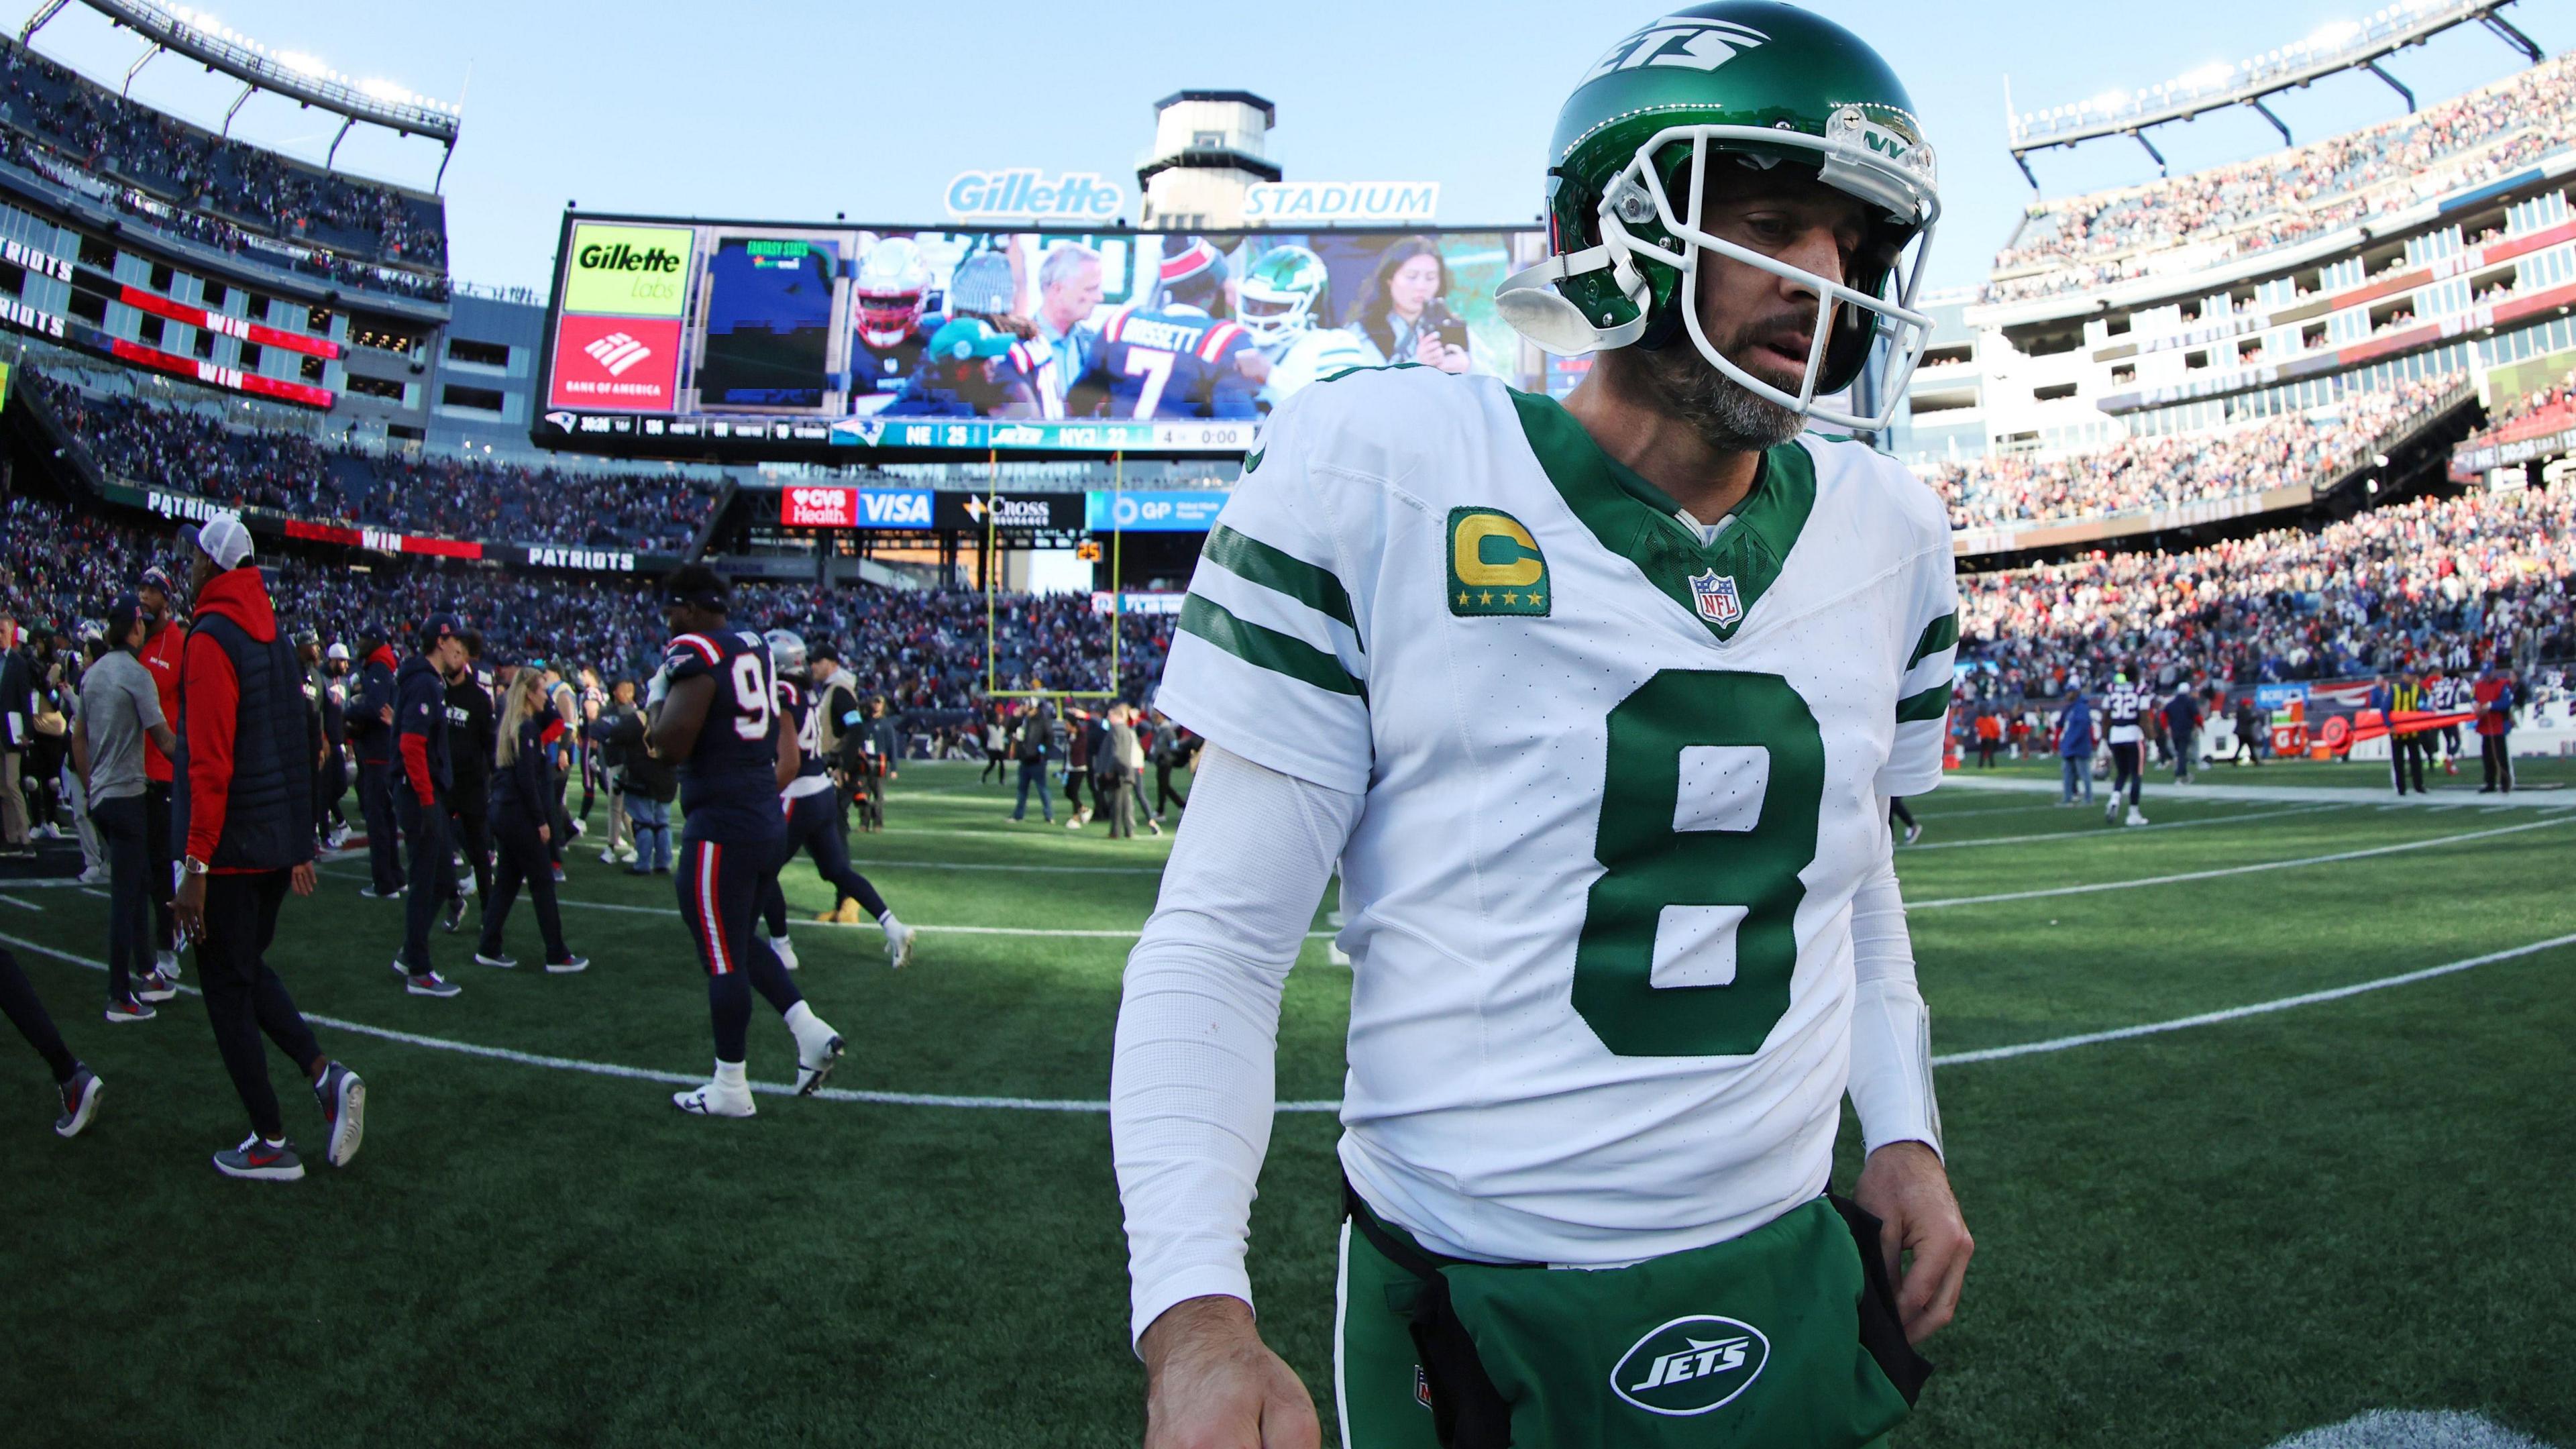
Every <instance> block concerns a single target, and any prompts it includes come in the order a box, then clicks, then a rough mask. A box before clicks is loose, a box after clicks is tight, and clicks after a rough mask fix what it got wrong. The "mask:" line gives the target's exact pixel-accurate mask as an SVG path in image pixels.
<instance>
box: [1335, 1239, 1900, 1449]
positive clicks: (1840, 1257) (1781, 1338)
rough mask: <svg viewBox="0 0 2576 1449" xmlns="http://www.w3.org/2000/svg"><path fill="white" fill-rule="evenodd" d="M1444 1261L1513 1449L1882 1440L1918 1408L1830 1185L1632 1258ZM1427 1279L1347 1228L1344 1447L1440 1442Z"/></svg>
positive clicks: (1340, 1382)
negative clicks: (1726, 1234) (1764, 1217)
mask: <svg viewBox="0 0 2576 1449" xmlns="http://www.w3.org/2000/svg"><path fill="white" fill-rule="evenodd" d="M1386 1226H1387V1230H1388V1232H1390V1233H1391V1234H1398V1235H1400V1234H1401V1232H1402V1230H1401V1229H1397V1228H1395V1227H1393V1226H1392V1225H1386ZM1401 1241H1403V1242H1405V1243H1407V1244H1409V1243H1410V1240H1409V1239H1402V1240H1401ZM1440 1262H1441V1264H1442V1266H1441V1267H1440V1270H1439V1271H1440V1273H1441V1276H1442V1277H1443V1278H1445V1279H1446V1280H1447V1281H1448V1285H1449V1295H1450V1300H1451V1302H1452V1304H1453V1305H1454V1308H1455V1311H1456V1314H1457V1317H1458V1319H1459V1320H1460V1321H1461V1322H1462V1323H1463V1324H1464V1325H1465V1326H1466V1328H1467V1330H1468V1332H1469V1333H1470V1334H1471V1336H1472V1337H1473V1339H1474V1341H1475V1356H1476V1358H1477V1360H1478V1361H1480V1362H1481V1363H1482V1364H1483V1366H1484V1370H1485V1373H1486V1375H1487V1376H1488V1377H1489V1378H1490V1379H1491V1380H1492V1382H1493V1385H1494V1388H1495V1389H1496V1390H1497V1391H1499V1393H1500V1394H1501V1396H1502V1398H1503V1399H1504V1400H1505V1401H1506V1402H1507V1403H1508V1405H1509V1407H1510V1419H1511V1443H1512V1449H1680V1446H1694V1449H1705V1446H1721V1445H1722V1446H1728V1449H1864V1446H1879V1449H1884V1443H1885V1439H1884V1436H1885V1435H1886V1434H1887V1433H1888V1431H1889V1430H1890V1429H1892V1428H1893V1427H1894V1426H1895V1424H1896V1423H1897V1421H1898V1420H1900V1419H1902V1418H1903V1417H1904V1416H1905V1414H1906V1412H1907V1407H1908V1406H1907V1403H1906V1400H1905V1397H1904V1395H1903V1394H1901V1393H1900V1392H1899V1391H1898V1390H1897V1388H1896V1387H1895V1385H1894V1384H1893V1383H1891V1382H1890V1380H1889V1377H1888V1375H1887V1373H1886V1372H1885V1371H1882V1369H1881V1368H1880V1367H1879V1364H1878V1362H1877V1360H1876V1359H1875V1358H1874V1357H1873V1356H1872V1354H1871V1352H1870V1351H1869V1350H1868V1349H1867V1348H1866V1347H1864V1346H1863V1343H1862V1332H1861V1327H1860V1323H1861V1316H1862V1312H1863V1309H1864V1307H1865V1306H1867V1305H1865V1304H1864V1302H1863V1300H1864V1298H1865V1296H1867V1295H1868V1294H1870V1293H1873V1292H1875V1291H1878V1290H1877V1289H1876V1288H1875V1287H1874V1286H1873V1285H1872V1284H1871V1283H1870V1282H1869V1281H1868V1280H1867V1278H1866V1276H1865V1274H1864V1270H1863V1264H1862V1261H1861V1256H1860V1252H1859V1249H1858V1248H1857V1247H1856V1246H1855V1243H1854V1239H1853V1236H1852V1229H1851V1228H1849V1227H1848V1226H1846V1225H1845V1223H1844V1220H1843V1219H1842V1217H1841V1216H1840V1215H1839V1214H1838V1213H1837V1212H1836V1211H1835V1210H1834V1208H1833V1206H1832V1205H1831V1204H1830V1203H1829V1202H1828V1201H1827V1200H1826V1199H1824V1198H1817V1199H1816V1200H1814V1201H1813V1202H1810V1203H1807V1204H1804V1205H1803V1206H1800V1207H1798V1208H1794V1209H1792V1210H1791V1211H1789V1212H1787V1213H1784V1214H1782V1215H1781V1216H1780V1217H1778V1218H1775V1219H1773V1220H1772V1221H1771V1222H1769V1223H1767V1224H1765V1225H1764V1226H1762V1227H1761V1228H1758V1229H1756V1230H1755V1231H1753V1232H1751V1233H1748V1234H1746V1235H1745V1236H1743V1237H1741V1238H1736V1239H1733V1240H1731V1241H1729V1242H1724V1243H1717V1244H1712V1245H1711V1246H1709V1247H1706V1248H1699V1249H1694V1250H1692V1251H1690V1252H1687V1253H1675V1254H1672V1255H1670V1256H1668V1257H1663V1258H1654V1259H1649V1260H1647V1261H1646V1262H1643V1263H1637V1264H1633V1265H1631V1266H1629V1267H1626V1268H1615V1269H1550V1268H1545V1267H1538V1266H1532V1265H1488V1264H1475V1263H1460V1262H1458V1261H1456V1260H1454V1259H1444V1260H1440ZM1420 1292H1421V1284H1420V1282H1419V1280H1417V1279H1416V1278H1415V1277H1414V1276H1413V1274H1412V1273H1410V1272H1408V1271H1407V1270H1406V1269H1404V1268H1403V1267H1400V1266H1398V1265H1397V1264H1396V1263H1395V1262H1393V1261H1392V1260H1390V1259H1389V1258H1388V1257H1387V1256H1386V1255H1385V1254H1384V1253H1382V1252H1381V1251H1379V1249H1378V1248H1377V1247H1376V1246H1375V1245H1373V1244H1372V1243H1371V1242H1370V1241H1369V1240H1368V1237H1367V1235H1366V1233H1365V1232H1363V1231H1362V1230H1360V1229H1359V1228H1358V1227H1356V1226H1355V1225H1353V1224H1350V1223H1347V1222H1346V1223H1345V1224H1344V1225H1343V1228H1342V1250H1341V1274H1340V1281H1339V1284H1338V1287H1337V1295H1336V1300H1335V1330H1336V1332H1335V1351H1334V1361H1333V1377H1334V1384H1333V1387H1334V1394H1335V1397H1336V1399H1337V1400H1338V1401H1339V1408H1340V1413H1341V1430H1342V1443H1343V1445H1344V1446H1345V1449H1439V1439H1438V1435H1437V1433H1436V1431H1435V1429H1434V1427H1433V1414H1432V1407H1431V1387H1430V1384H1429V1382H1428V1381H1427V1379H1426V1378H1425V1376H1424V1373H1423V1369H1422V1367H1421V1358H1422V1355H1421V1354H1420V1353H1419V1352H1418V1351H1417V1349H1416V1346H1415V1340H1414V1338H1413V1336H1412V1329H1411V1326H1410V1325H1411V1321H1412V1318H1413V1314H1414V1310H1415V1307H1416V1305H1417V1303H1418V1301H1419V1295H1420ZM1882 1336H1883V1330H1882ZM1882 1351H1886V1350H1885V1349H1884V1346H1883V1348H1882ZM1899 1351H1902V1350H1899ZM1917 1362H1919V1361H1917Z"/></svg>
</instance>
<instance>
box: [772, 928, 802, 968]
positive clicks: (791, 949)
mask: <svg viewBox="0 0 2576 1449" xmlns="http://www.w3.org/2000/svg"><path fill="white" fill-rule="evenodd" d="M769 949H770V950H771V951H773V952H775V953H776V954H777V956H778V964H779V965H781V966H784V967H786V968H787V969H788V970H790V971H793V970H795V969H796V943H795V942H793V941H791V940H788V939H787V938H786V937H785V936H772V937H770V938H769Z"/></svg>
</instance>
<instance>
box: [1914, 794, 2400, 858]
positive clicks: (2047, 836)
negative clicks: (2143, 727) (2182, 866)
mask: <svg viewBox="0 0 2576 1449" xmlns="http://www.w3.org/2000/svg"><path fill="white" fill-rule="evenodd" d="M2041 808H2044V809H2055V808H2056V807H2055V806H2044V807H2041ZM2346 808H2349V807H2346V806H2342V805H2301V806H2298V807H2296V808H2293V809H2288V810H2257V811H2254V812H2253V813H2251V814H2246V815H2211V816H2206V817H2203V818H2201V819H2198V820H2165V821H2159V822H2157V823H2156V824H2153V825H2120V826H2111V825H2104V826H2100V827H2098V828H2088V829H2079V830H2044V831H2041V832H2039V833H2037V834H2034V835H1997V836H1991V837H1988V838H1986V839H1982V840H1936V841H1933V842H1932V843H1931V844H1929V845H1905V846H1899V847H1897V848H1898V849H1899V850H1901V851H1902V852H1904V853H1905V854H1906V855H1912V854H1914V853H1915V852H1917V851H1922V850H1968V849H1971V848H1973V847H1976V846H1980V845H2028V844H2030V843H2032V842H2033V841H2041V840H2121V839H2125V838H2127V837H2128V836H2132V835H2137V834H2141V833H2143V832H2145V831H2149V830H2186V829H2189V828H2190V827H2192V826H2194V825H2235V824H2238V823H2240V822H2242V821H2247V820H2277V819H2279V818H2280V817H2281V816H2284V815H2314V814H2316V813H2318V812H2319V811H2324V810H2342V809H2346ZM1998 813H2000V812H1998ZM1927 823H1928V822H1927Z"/></svg>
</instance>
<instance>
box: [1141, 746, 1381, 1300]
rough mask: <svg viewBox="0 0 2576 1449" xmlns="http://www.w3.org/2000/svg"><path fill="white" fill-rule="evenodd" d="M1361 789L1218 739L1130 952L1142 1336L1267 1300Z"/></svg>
mask: <svg viewBox="0 0 2576 1449" xmlns="http://www.w3.org/2000/svg"><path fill="white" fill-rule="evenodd" d="M1360 801H1361V797H1360V796H1358V795H1354V794H1350V793H1347V792H1344V791H1339V790H1331V789H1327V788H1325V787H1324V786H1321V785H1317V784H1313V783H1310V782H1308V781H1305V780H1300V779H1297V778H1295V777H1294V776H1290V775H1284V774H1281V773H1279V772H1278V771H1275V770H1271V769H1267V768H1265V767H1263V766H1260V765H1256V764H1254V763H1252V762H1251V761H1249V760H1246V759H1244V758H1242V757H1241V756H1239V755H1232V754H1228V753H1227V752H1225V751H1224V750H1221V749H1218V748H1216V747H1215V746H1213V745H1211V746H1209V747H1208V748H1207V750H1206V751H1205V753H1204V754H1203V755H1202V756H1201V757H1200V760H1199V768H1198V775H1197V778H1196V779H1195V780H1193V781H1192V784H1191V789H1190V808H1189V812H1188V814H1187V815H1185V816H1184V817H1183V818H1182V824H1181V832H1180V838H1179V839H1178V840H1177V841H1175V842H1174V843H1173V846H1172V858H1171V863H1170V865H1169V866H1167V867H1166V868H1165V870H1164V872H1163V886H1162V893H1161V895H1160V897H1159V898H1158V899H1157V901H1156V902H1155V906H1154V914H1153V917H1152V918H1151V919H1149V920H1148V921H1146V923H1145V931H1144V935H1143V937H1142V938H1141V939H1140V940H1138V941H1137V943H1136V949H1135V951H1134V952H1133V953H1132V954H1130V955H1129V956H1128V958H1127V979H1126V990H1125V993H1124V995H1123V997H1122V999H1121V1001H1120V1004H1119V1008H1118V1034H1117V1046H1116V1050H1115V1054H1114V1057H1113V1059H1112V1062H1111V1065H1110V1079H1109V1134H1110V1144H1111V1152H1112V1156H1113V1158H1114V1160H1115V1162H1116V1164H1117V1169H1118V1197H1119V1201H1120V1203H1121V1204H1122V1205H1123V1206H1124V1207H1125V1209H1126V1215H1127V1267H1128V1282H1129V1310H1130V1321H1129V1337H1130V1341H1131V1343H1132V1341H1133V1340H1134V1339H1136V1338H1140V1337H1142V1336H1143V1335H1144V1332H1145V1329H1146V1328H1147V1327H1148V1326H1149V1325H1150V1324H1152V1323H1153V1321H1154V1320H1155V1319H1156V1318H1158V1317H1160V1316H1161V1315H1162V1313H1163V1310H1165V1309H1167V1308H1170V1307H1171V1306H1172V1305H1173V1304H1175V1303H1179V1302H1181V1301H1183V1300H1184V1299H1189V1298H1198V1297H1203V1296H1206V1295H1209V1294H1223V1295H1226V1296H1229V1297H1234V1298H1240V1299H1242V1300H1243V1301H1244V1302H1245V1303H1246V1304H1249V1303H1251V1301H1252V1285H1251V1280H1250V1279H1249V1278H1248V1277H1247V1276H1246V1275H1245V1272H1244V1266H1243V1256H1244V1244H1245V1241H1246V1239H1247V1237H1248V1236H1249V1234H1250V1230H1251V1217H1252V1197H1253V1184H1254V1181H1255V1179H1256V1178H1258V1177H1259V1176H1260V1173H1261V1159H1262V1157H1263V1155H1264V1154H1265V1153H1267V1152H1268V1151H1269V1148H1270V1118H1271V1112H1272V1105H1273V1101H1274V1098H1275V1088H1274V1071H1273V1068H1274V1066H1275V1064H1276V1061H1277V1053H1278V1034H1279V994H1280V990H1281V988H1282V986H1283V985H1284V984H1285V983H1286V981H1287V979H1288V969H1289V967H1291V966H1293V965H1294V964H1296V960H1297V952H1298V950H1299V949H1300V948H1301V947H1303V946H1304V945H1305V941H1306V931H1307V928H1308V926H1309V925H1310V924H1311V923H1312V922H1313V921H1314V919H1315V907H1316V904H1317V903H1318V902H1320V901H1321V900H1322V899H1323V895H1324V887H1325V885H1326V883H1327V882H1328V881H1329V880H1330V878H1331V876H1332V871H1333V862H1334V861H1335V860H1336V859H1338V858H1339V857H1340V855H1341V853H1342V844H1343V842H1344V841H1346V840H1348V839H1349V838H1350V833H1351V827H1352V825H1353V824H1355V823H1356V822H1357V821H1358V820H1359V815H1360Z"/></svg>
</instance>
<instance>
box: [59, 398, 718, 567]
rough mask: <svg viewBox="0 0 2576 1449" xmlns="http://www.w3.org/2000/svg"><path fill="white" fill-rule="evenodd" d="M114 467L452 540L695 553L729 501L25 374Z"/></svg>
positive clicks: (691, 487) (105, 465)
mask: <svg viewBox="0 0 2576 1449" xmlns="http://www.w3.org/2000/svg"><path fill="white" fill-rule="evenodd" d="M20 385H21V386H23V387H25V388H27V389H28V390H30V391H31V392H32V393H33V394H34V395H35V396H37V397H39V398H41V399H42V400H43V402H44V404H45V406H46V407H47V408H48V409H49V410H51V411H52V412H53V414H54V416H55V417H56V418H57V419H58V420H59V421H61V422H62V424H63V425H64V426H65V427H66V428H67V429H69V430H70V431H71V433H72V435H73V436H75V437H77V438H79V439H80V440H81V442H82V443H83V445H85V446H86V447H87V448H88V449H89V452H90V455H91V457H92V459H93V460H95V461H96V463H97V464H98V466H99V469H100V471H101V472H103V473H105V474H107V475H109V476H112V477H119V478H125V479H129V480H132V481H134V482H137V483H141V484H144V485H147V486H152V487H160V488H166V489H169V490H171V491H174V492H180V493H190V494H194V495H196V496H198V497H201V498H208V499H212V500H214V501H216V502H219V503H229V504H239V505H251V506H256V507H262V508H273V509H276V510H278V511H279V512H282V513H289V514H294V515H296V516H298V517H304V518H312V519H339V520H343V521H348V522H354V523H367V524H376V525H381V526H384V527H389V528H396V529H400V530H403V531H405V532H411V533H424V534H433V535H437V536H440V537H445V538H470V539H479V540H490V541H498V542H512V543H548V544H565V545H572V546H578V547H586V548H628V549H636V550H640V551H645V552H652V553H677V552H680V551H682V550H684V549H686V548H687V547H688V546H689V544H690V543H692V542H693V541H694V540H695V539H696V537H697V534H698V531H699V530H700V529H701V528H703V527H704V526H705V524H706V520H707V516H708V514H709V513H710V512H711V511H713V509H714V506H715V495H714V493H713V492H711V491H710V490H709V488H708V487H707V486H706V485H705V484H703V483H700V482H698V481H696V480H693V479H690V478H685V477H682V476H679V475H677V474H668V473H599V472H589V471H579V472H576V471H571V470H562V469H555V468H527V467H522V466H519V465H516V464H508V463H496V462H468V461H466V460H465V459H462V458H453V457H450V458H416V457H405V456H401V455H391V454H377V453H370V452H365V451H362V450H359V449H357V448H354V447H350V446H346V445H343V446H341V447H336V448H335V447H331V446H327V445H326V444H324V443H323V442H322V441H321V440H320V439H319V438H318V437H316V436H314V435H313V434H310V433H301V432H286V431H256V430H246V429H237V428H233V427H231V426H229V425H227V424H226V423H224V422H222V421H220V420H218V419H217V418H215V417H213V416H211V415H209V414H207V413H203V412H198V411H192V410H188V409H183V408H177V407H167V406H162V405H160V404H156V403H149V402H143V401H140V400H138V399H135V398H131V397H120V396H95V395H90V394H85V393H81V392H78V391H76V390H74V389H73V388H71V387H69V386H67V385H65V384H63V383H61V382H59V381H56V380H54V379H51V378H47V377H45V376H44V375H43V374H41V373H32V372H31V373H25V374H22V375H21V380H20Z"/></svg>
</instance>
